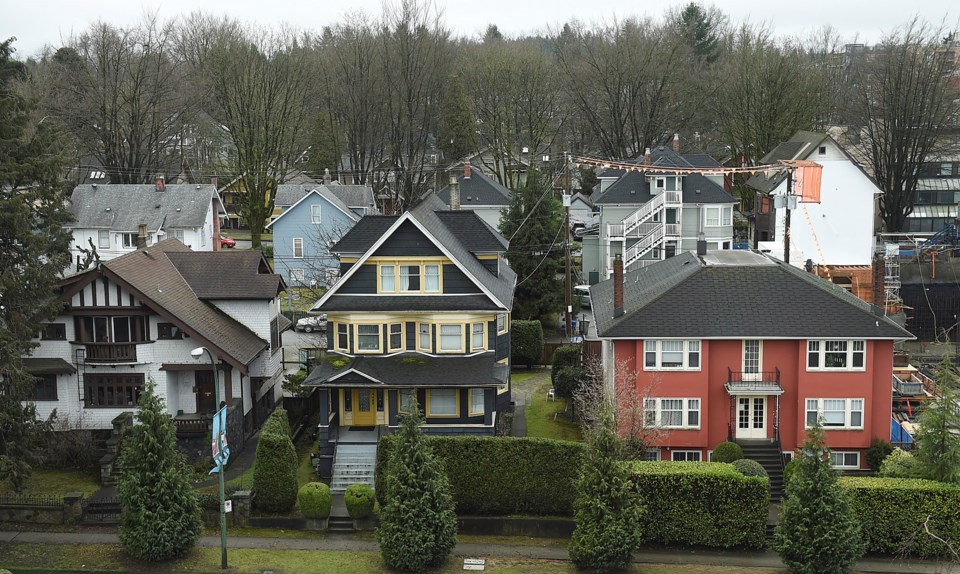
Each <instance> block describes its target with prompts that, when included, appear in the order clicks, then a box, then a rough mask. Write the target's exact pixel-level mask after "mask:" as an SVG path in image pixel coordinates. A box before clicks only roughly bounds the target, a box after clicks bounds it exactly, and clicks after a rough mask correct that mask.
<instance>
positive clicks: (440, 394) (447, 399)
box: [427, 389, 460, 417]
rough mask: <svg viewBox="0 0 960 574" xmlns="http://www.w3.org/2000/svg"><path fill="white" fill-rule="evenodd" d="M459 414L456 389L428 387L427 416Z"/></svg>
mask: <svg viewBox="0 0 960 574" xmlns="http://www.w3.org/2000/svg"><path fill="white" fill-rule="evenodd" d="M459 414H460V408H459V405H458V404H457V389H428V390H427V416H428V417H455V416H458V415H459Z"/></svg>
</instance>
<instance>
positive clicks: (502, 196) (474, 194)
mask: <svg viewBox="0 0 960 574" xmlns="http://www.w3.org/2000/svg"><path fill="white" fill-rule="evenodd" d="M457 181H458V182H460V205H461V207H462V208H463V209H470V207H471V206H483V207H489V206H493V207H507V206H508V205H510V196H511V194H510V190H509V189H507V188H506V187H504V186H502V185H500V184H499V183H497V182H496V181H495V180H493V179H491V178H489V177H487V176H486V175H485V174H484V173H483V172H482V171H480V170H479V169H477V168H476V167H471V168H470V177H469V178H466V177H464V176H463V173H462V172H461V173H460V175H459V177H457ZM437 197H439V198H440V200H441V201H443V202H444V203H445V204H447V205H450V186H449V185H447V186H444V187H443V188H441V189H440V191H438V192H437Z"/></svg>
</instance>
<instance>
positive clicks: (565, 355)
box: [553, 345, 582, 370]
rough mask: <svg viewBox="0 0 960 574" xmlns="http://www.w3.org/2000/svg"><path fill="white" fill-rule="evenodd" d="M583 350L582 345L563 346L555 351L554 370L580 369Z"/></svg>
mask: <svg viewBox="0 0 960 574" xmlns="http://www.w3.org/2000/svg"><path fill="white" fill-rule="evenodd" d="M581 351H582V349H581V348H580V345H563V346H561V347H557V348H556V350H554V351H553V368H554V370H556V369H562V368H564V367H579V366H580V365H581V362H580V356H581Z"/></svg>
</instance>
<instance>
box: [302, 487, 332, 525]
mask: <svg viewBox="0 0 960 574" xmlns="http://www.w3.org/2000/svg"><path fill="white" fill-rule="evenodd" d="M297 502H299V503H300V514H302V515H303V517H304V518H310V519H313V520H322V519H324V518H328V517H329V516H330V507H331V505H332V504H333V496H332V495H331V494H330V487H329V486H327V485H326V484H324V483H322V482H308V483H307V484H304V485H303V486H301V487H300V490H298V491H297Z"/></svg>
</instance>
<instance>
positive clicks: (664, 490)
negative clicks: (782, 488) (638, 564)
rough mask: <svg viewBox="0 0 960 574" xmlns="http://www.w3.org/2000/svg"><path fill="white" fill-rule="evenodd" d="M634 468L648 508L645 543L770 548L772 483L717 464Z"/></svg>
mask: <svg viewBox="0 0 960 574" xmlns="http://www.w3.org/2000/svg"><path fill="white" fill-rule="evenodd" d="M631 470H632V476H631V479H632V480H633V481H634V482H635V483H636V485H637V489H638V490H639V492H640V493H641V494H642V495H643V498H644V501H645V503H646V505H647V509H646V514H645V519H644V524H643V528H642V530H643V532H642V539H643V542H653V543H659V544H684V545H697V546H712V547H719V548H732V547H748V548H764V547H765V545H766V540H765V534H766V528H767V511H768V506H769V504H770V488H769V481H768V480H767V479H765V478H762V477H758V476H744V475H742V474H740V473H739V472H737V470H736V469H735V468H734V467H733V465H731V464H725V463H717V462H670V461H663V462H635V463H632V469H631Z"/></svg>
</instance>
